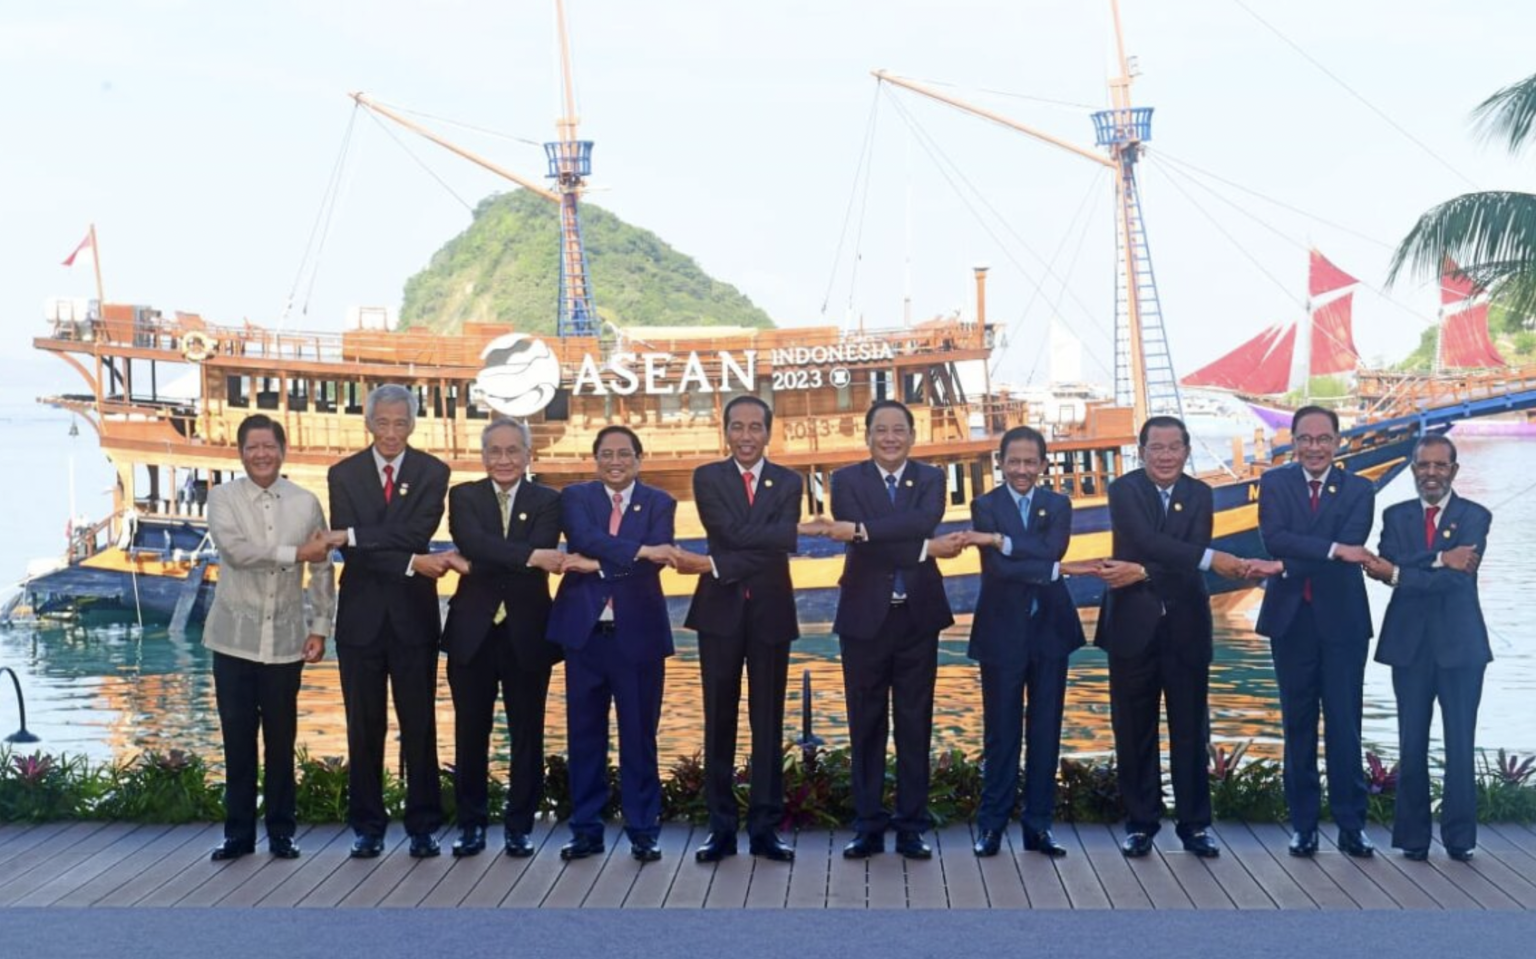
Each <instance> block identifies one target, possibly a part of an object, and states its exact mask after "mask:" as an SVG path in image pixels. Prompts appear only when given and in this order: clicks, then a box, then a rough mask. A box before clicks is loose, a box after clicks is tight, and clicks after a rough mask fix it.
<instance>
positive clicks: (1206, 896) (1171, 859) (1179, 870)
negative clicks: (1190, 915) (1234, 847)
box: [1149, 829, 1269, 909]
mask: <svg viewBox="0 0 1536 959" xmlns="http://www.w3.org/2000/svg"><path fill="white" fill-rule="evenodd" d="M1152 842H1153V844H1154V845H1155V846H1156V847H1157V848H1156V854H1157V855H1159V856H1161V857H1162V859H1163V862H1164V863H1165V864H1166V865H1167V867H1168V872H1169V874H1170V875H1172V876H1173V880H1174V882H1176V883H1178V885H1179V889H1180V890H1182V891H1183V893H1184V896H1185V897H1186V898H1187V899H1188V900H1189V902H1190V903H1191V904H1192V905H1193V906H1194V908H1196V909H1235V908H1237V907H1236V905H1235V903H1234V902H1233V901H1232V897H1231V896H1229V895H1228V894H1227V892H1226V890H1225V889H1223V888H1222V886H1221V882H1220V881H1219V880H1218V879H1217V878H1216V875H1215V873H1214V872H1213V871H1212V867H1213V866H1215V865H1216V864H1218V863H1220V862H1221V860H1222V858H1223V857H1221V856H1217V857H1216V858H1214V859H1201V858H1200V857H1199V856H1196V855H1195V854H1194V853H1191V852H1185V851H1184V842H1183V840H1181V839H1179V836H1178V833H1177V831H1176V830H1173V829H1162V830H1159V831H1158V833H1157V835H1156V836H1154V837H1153V839H1152ZM1149 858H1150V857H1149ZM1243 878H1245V879H1246V878H1247V874H1246V873H1244V874H1243ZM1249 881H1250V882H1251V880H1249ZM1260 895H1263V894H1262V893H1260ZM1264 898H1265V899H1266V900H1267V899H1268V898H1269V897H1267V896H1265V897H1264Z"/></svg>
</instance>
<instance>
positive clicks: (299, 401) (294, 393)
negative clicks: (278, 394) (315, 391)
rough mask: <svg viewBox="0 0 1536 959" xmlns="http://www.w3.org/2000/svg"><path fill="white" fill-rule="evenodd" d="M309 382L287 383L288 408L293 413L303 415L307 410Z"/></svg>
mask: <svg viewBox="0 0 1536 959" xmlns="http://www.w3.org/2000/svg"><path fill="white" fill-rule="evenodd" d="M309 390H310V386H309V381H308V380H289V381H288V408H289V409H290V410H292V411H293V412H295V413H303V412H304V411H306V410H308V409H309Z"/></svg>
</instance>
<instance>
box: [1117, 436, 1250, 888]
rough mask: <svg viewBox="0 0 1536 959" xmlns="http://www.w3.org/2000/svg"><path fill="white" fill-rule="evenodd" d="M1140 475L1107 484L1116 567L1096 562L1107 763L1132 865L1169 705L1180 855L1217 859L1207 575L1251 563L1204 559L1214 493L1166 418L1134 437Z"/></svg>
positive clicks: (1144, 846) (1155, 793)
mask: <svg viewBox="0 0 1536 959" xmlns="http://www.w3.org/2000/svg"><path fill="white" fill-rule="evenodd" d="M1138 442H1139V444H1140V447H1141V461H1142V463H1143V464H1144V465H1143V466H1142V468H1141V469H1136V470H1132V471H1131V472H1129V473H1127V474H1125V475H1124V476H1122V477H1120V478H1119V479H1117V480H1115V481H1114V482H1113V483H1110V484H1109V521H1110V526H1111V529H1112V532H1113V558H1112V559H1110V560H1106V561H1105V562H1103V563H1102V564H1100V568H1099V571H1098V574H1097V575H1099V576H1101V577H1103V579H1104V582H1105V584H1106V585H1107V586H1109V589H1108V590H1107V591H1106V592H1105V594H1104V601H1103V605H1102V607H1101V608H1100V611H1099V627H1098V632H1097V634H1096V635H1095V637H1094V642H1095V643H1096V644H1097V645H1098V646H1100V647H1101V648H1103V649H1104V650H1105V651H1106V652H1108V654H1109V703H1110V713H1111V725H1112V726H1113V727H1114V731H1115V761H1116V766H1117V768H1118V769H1119V776H1120V794H1121V797H1122V798H1123V799H1124V801H1125V809H1126V825H1125V833H1126V835H1125V840H1124V842H1122V843H1121V846H1120V848H1121V851H1122V852H1124V853H1125V855H1126V856H1128V857H1132V858H1134V857H1140V856H1145V855H1146V854H1147V853H1149V852H1151V851H1152V837H1153V836H1154V835H1156V834H1157V831H1158V829H1159V828H1160V826H1161V819H1162V808H1163V790H1162V773H1161V763H1160V762H1159V760H1158V753H1159V749H1158V705H1159V703H1160V702H1165V703H1166V710H1167V715H1168V742H1169V746H1168V753H1169V764H1170V765H1171V767H1172V778H1173V805H1174V819H1175V822H1176V823H1177V828H1178V833H1179V838H1180V839H1181V840H1182V841H1183V844H1184V848H1185V849H1186V850H1188V851H1189V852H1192V853H1194V854H1195V855H1197V856H1201V857H1204V858H1209V857H1213V856H1217V855H1220V847H1218V846H1217V845H1216V840H1215V838H1214V837H1212V836H1211V834H1210V832H1209V831H1208V829H1209V827H1210V825H1211V791H1210V782H1209V780H1208V778H1207V775H1206V751H1207V747H1208V746H1209V743H1210V735H1211V734H1210V713H1209V710H1208V708H1207V706H1206V697H1207V689H1208V686H1209V682H1210V666H1211V654H1212V638H1211V600H1210V593H1209V591H1208V589H1207V587H1206V584H1205V571H1206V570H1214V571H1215V572H1216V573H1217V574H1218V575H1221V576H1226V577H1229V578H1232V579H1241V578H1243V577H1244V576H1245V575H1246V574H1247V563H1246V561H1245V560H1241V559H1239V558H1237V557H1236V556H1233V555H1232V554H1230V553H1224V552H1220V551H1217V550H1213V549H1211V530H1212V522H1213V517H1212V498H1211V488H1210V486H1208V485H1207V484H1205V483H1203V482H1201V481H1200V480H1197V479H1194V478H1193V477H1190V476H1186V475H1184V465H1185V463H1186V462H1188V460H1189V431H1188V430H1187V429H1185V427H1184V423H1183V421H1181V420H1179V419H1178V418H1177V417H1173V416H1153V417H1149V418H1148V419H1147V421H1146V422H1145V423H1143V424H1142V427H1141V433H1140V435H1139V436H1138Z"/></svg>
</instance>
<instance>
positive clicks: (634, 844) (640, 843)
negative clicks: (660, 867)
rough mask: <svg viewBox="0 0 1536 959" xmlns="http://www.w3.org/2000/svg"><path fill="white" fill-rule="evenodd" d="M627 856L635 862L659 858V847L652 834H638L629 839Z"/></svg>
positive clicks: (651, 860)
mask: <svg viewBox="0 0 1536 959" xmlns="http://www.w3.org/2000/svg"><path fill="white" fill-rule="evenodd" d="M629 856H630V858H631V859H633V860H635V862H655V861H656V860H658V859H660V858H661V847H660V846H658V845H656V839H655V837H653V836H640V837H638V838H635V839H631V840H630V841H629Z"/></svg>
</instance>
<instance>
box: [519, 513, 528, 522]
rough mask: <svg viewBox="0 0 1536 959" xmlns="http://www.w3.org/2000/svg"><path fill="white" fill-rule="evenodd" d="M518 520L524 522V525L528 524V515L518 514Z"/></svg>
mask: <svg viewBox="0 0 1536 959" xmlns="http://www.w3.org/2000/svg"><path fill="white" fill-rule="evenodd" d="M517 518H518V519H519V520H521V521H522V522H524V523H526V522H528V514H527V513H518V514H517Z"/></svg>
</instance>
